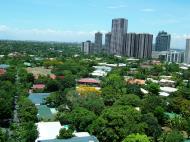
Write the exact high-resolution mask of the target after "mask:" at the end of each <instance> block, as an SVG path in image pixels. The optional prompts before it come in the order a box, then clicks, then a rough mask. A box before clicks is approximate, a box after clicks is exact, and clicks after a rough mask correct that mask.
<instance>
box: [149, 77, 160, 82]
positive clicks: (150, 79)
mask: <svg viewBox="0 0 190 142" xmlns="http://www.w3.org/2000/svg"><path fill="white" fill-rule="evenodd" d="M147 80H148V81H152V82H153V83H158V82H159V81H158V80H154V79H152V78H147Z"/></svg>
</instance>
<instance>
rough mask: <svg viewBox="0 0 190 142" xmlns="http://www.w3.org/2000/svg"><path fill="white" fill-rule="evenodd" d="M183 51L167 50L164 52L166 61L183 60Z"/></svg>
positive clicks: (181, 61) (176, 61)
mask: <svg viewBox="0 0 190 142" xmlns="http://www.w3.org/2000/svg"><path fill="white" fill-rule="evenodd" d="M184 57H185V53H184V52H178V51H168V53H167V54H166V61H167V62H173V63H183V62H184Z"/></svg>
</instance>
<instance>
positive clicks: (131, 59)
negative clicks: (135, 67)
mask: <svg viewBox="0 0 190 142" xmlns="http://www.w3.org/2000/svg"><path fill="white" fill-rule="evenodd" d="M127 61H139V59H135V58H129V59H127Z"/></svg>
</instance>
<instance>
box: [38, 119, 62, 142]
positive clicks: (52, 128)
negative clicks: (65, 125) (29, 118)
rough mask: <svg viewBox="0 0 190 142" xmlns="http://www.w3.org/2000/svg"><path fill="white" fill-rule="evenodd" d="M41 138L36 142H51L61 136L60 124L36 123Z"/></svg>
mask: <svg viewBox="0 0 190 142" xmlns="http://www.w3.org/2000/svg"><path fill="white" fill-rule="evenodd" d="M36 126H37V129H38V132H39V137H38V138H37V140H36V142H37V141H39V140H51V139H55V138H56V137H57V136H58V135H59V130H60V129H61V128H62V126H61V124H60V122H39V123H36Z"/></svg>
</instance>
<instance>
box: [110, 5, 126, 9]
mask: <svg viewBox="0 0 190 142" xmlns="http://www.w3.org/2000/svg"><path fill="white" fill-rule="evenodd" d="M126 7H127V5H122V4H121V5H114V6H108V7H107V8H108V9H120V8H126Z"/></svg>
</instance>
